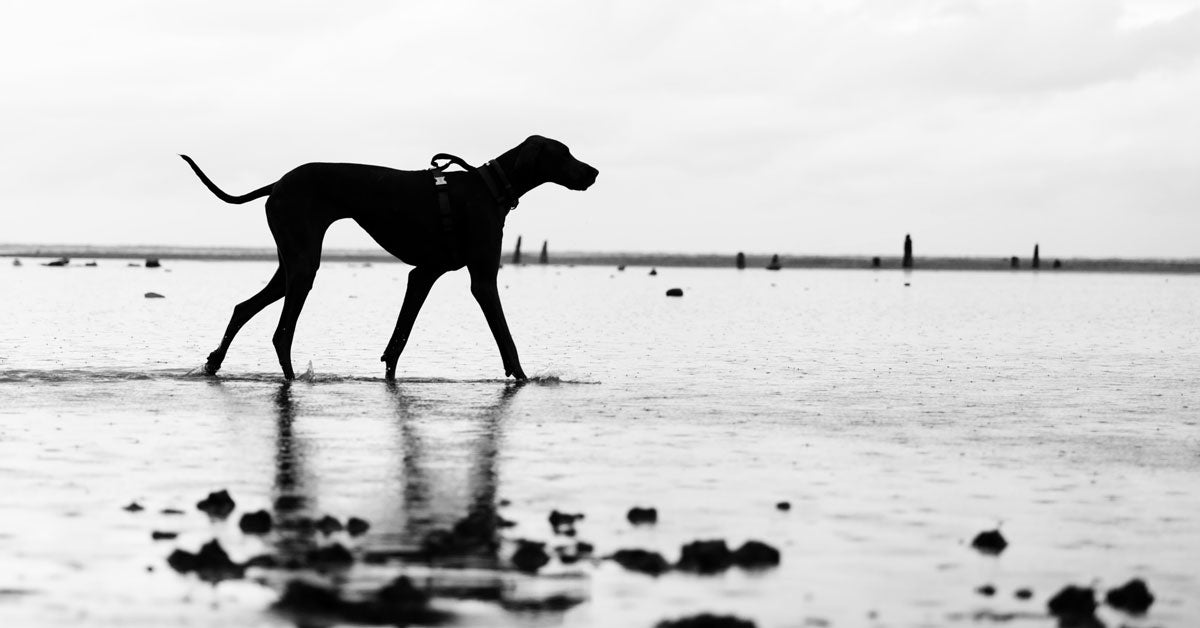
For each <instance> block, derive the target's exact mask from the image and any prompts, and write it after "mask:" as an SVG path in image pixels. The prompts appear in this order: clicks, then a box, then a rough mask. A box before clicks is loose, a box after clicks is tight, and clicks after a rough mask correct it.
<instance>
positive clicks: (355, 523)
mask: <svg viewBox="0 0 1200 628" xmlns="http://www.w3.org/2000/svg"><path fill="white" fill-rule="evenodd" d="M370 529H371V524H369V523H367V521H366V520H365V519H359V518H358V517H350V518H349V519H347V520H346V532H349V533H350V536H362V535H364V534H366V533H367V530H370Z"/></svg>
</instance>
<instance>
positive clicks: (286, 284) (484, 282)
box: [180, 135, 599, 379]
mask: <svg viewBox="0 0 1200 628" xmlns="http://www.w3.org/2000/svg"><path fill="white" fill-rule="evenodd" d="M180 156H181V157H183V159H184V161H186V162H187V163H188V165H190V166H191V167H192V170H194V171H195V172H196V175H197V176H199V177H200V180H201V181H203V182H204V185H206V186H207V187H208V189H209V190H211V191H212V193H213V194H216V195H217V197H218V198H220V199H221V200H223V201H225V202H227V203H245V202H247V201H252V200H254V199H256V198H262V197H264V196H267V197H268V198H267V224H268V225H269V226H270V227H271V235H272V236H274V238H275V245H276V247H277V248H278V253H279V268H277V269H276V270H275V275H274V276H273V277H271V280H270V281H269V282H268V283H267V285H266V287H265V288H263V289H262V290H261V291H260V292H259V293H258V294H256V295H254V296H252V297H250V298H249V299H247V300H246V301H243V302H242V303H239V304H238V305H236V306H235V307H234V308H233V316H232V317H231V318H230V319H229V326H228V327H227V328H226V329H225V336H224V337H223V338H222V339H221V346H219V347H217V349H216V350H215V351H213V352H212V353H211V354H209V356H208V361H207V363H206V364H205V367H204V370H205V372H206V373H208V374H210V375H212V374H215V373H216V372H217V371H218V370H219V369H220V368H221V362H222V361H223V360H224V359H225V353H226V352H227V351H228V350H229V344H230V343H231V342H233V337H234V336H235V335H236V334H237V332H238V330H239V329H241V328H242V326H243V325H245V324H246V322H247V321H249V320H250V319H251V318H252V317H253V316H254V315H255V314H258V313H259V312H260V311H262V309H263V308H265V307H266V306H268V305H270V304H271V303H274V302H275V301H278V300H279V299H280V298H282V299H283V300H284V301H283V313H282V314H280V316H279V326H278V327H276V329H275V335H274V336H273V337H272V342H273V344H274V345H275V353H276V354H277V355H278V356H279V366H281V367H282V368H283V375H284V377H286V378H288V379H292V378H294V377H295V373H294V372H293V370H292V357H291V349H292V336H293V335H294V333H295V331H296V320H297V319H298V318H299V317H300V310H301V309H302V308H303V307H304V300H305V298H307V297H308V291H309V290H310V289H311V288H312V284H313V277H314V276H316V274H317V268H318V267H319V266H320V265H321V243H322V240H324V237H325V231H326V229H328V228H329V225H330V224H332V223H333V222H334V221H335V220H341V219H342V218H353V219H354V221H355V222H357V223H358V224H359V225H361V226H362V228H363V229H365V230H366V231H367V233H369V234H370V235H371V237H372V238H374V239H375V241H376V242H378V243H379V244H380V246H382V247H383V248H384V249H385V250H386V251H387V252H388V253H391V254H392V255H395V256H396V257H398V258H400V260H401V261H403V262H405V263H406V264H410V265H412V266H414V268H413V269H412V271H411V272H409V274H408V290H407V291H406V292H405V293H404V304H403V305H402V306H401V308H400V316H399V319H398V320H397V321H396V330H395V332H393V333H392V338H391V340H389V341H388V344H387V348H386V349H384V352H383V357H381V358H380V360H381V361H382V362H384V363H385V364H386V365H387V369H386V376H387V378H388V379H392V378H394V377H395V375H396V361H397V360H398V359H399V358H400V353H401V352H402V351H404V345H405V344H406V343H407V342H408V335H409V333H410V332H411V331H412V326H413V322H414V321H415V320H416V318H417V312H418V311H419V310H420V309H421V304H422V303H424V302H425V297H426V296H428V294H429V289H430V288H432V287H433V283H434V282H435V281H437V279H438V277H441V276H442V274H443V273H445V272H447V271H451V270H458V269H460V268H462V267H463V266H466V267H467V270H468V271H469V272H470V273H471V294H473V295H474V296H475V299H476V300H477V301H478V302H479V306H480V307H481V308H483V314H484V316H485V317H486V318H487V322H488V326H489V327H490V328H491V330H492V335H493V336H495V338H496V344H497V346H499V348H500V357H501V359H502V360H503V361H504V374H505V375H512V376H513V377H515V378H517V379H525V372H524V371H523V370H521V363H520V361H519V360H518V359H517V348H516V346H515V345H514V344H513V340H512V335H511V334H510V333H509V331H508V323H507V322H506V321H505V320H504V311H503V310H502V309H501V307H500V296H499V293H498V292H497V291H496V272H497V270H498V269H499V267H500V245H501V238H502V236H503V230H504V219H505V217H506V216H507V215H508V212H509V211H511V210H512V209H513V208H514V207H516V205H517V200H518V199H519V198H520V197H521V196H522V195H523V194H525V193H526V192H528V191H529V190H532V189H533V188H535V187H537V186H539V185H541V184H543V183H547V182H549V183H557V184H558V185H561V186H563V187H565V188H568V189H571V190H586V189H587V188H588V187H589V186H591V185H592V183H594V182H595V181H596V175H597V174H599V171H598V170H596V169H595V168H593V167H591V166H589V165H587V164H585V163H583V162H582V161H579V160H578V159H575V158H574V157H573V156H572V155H571V151H570V150H569V149H568V148H567V147H566V146H565V145H564V144H562V143H561V142H557V141H555V140H552V139H548V138H544V137H540V136H537V135H534V136H532V137H530V138H528V139H526V140H525V141H524V142H521V144H520V145H519V146H517V147H516V148H513V149H512V150H509V151H508V152H506V153H504V154H503V155H500V156H499V157H497V158H496V159H494V160H492V161H490V162H488V163H486V164H484V165H483V166H482V167H480V168H478V169H476V168H472V167H470V166H468V165H467V164H465V163H464V162H462V160H460V159H458V158H457V157H452V156H449V155H438V156H437V157H435V158H434V159H435V162H436V161H437V160H438V159H442V158H444V159H449V160H450V161H454V162H456V163H459V164H460V165H462V166H464V167H465V168H466V169H467V170H466V171H465V172H445V171H444V168H445V167H446V166H442V167H441V168H434V169H430V170H417V171H409V170H393V169H391V168H384V167H381V166H367V165H360V164H326V163H312V164H305V165H303V166H300V167H299V168H296V169H295V170H292V171H291V172H289V173H287V174H285V175H283V177H282V178H281V179H279V180H278V181H276V182H275V183H272V184H270V185H267V186H264V187H262V188H259V189H257V190H255V191H253V192H251V193H249V194H246V195H243V196H230V195H229V194H226V193H225V192H223V191H221V189H220V188H218V187H217V186H216V184H214V183H213V182H212V181H211V180H209V178H208V177H207V176H205V174H204V173H203V172H201V171H200V168H199V167H198V166H197V165H196V163H195V162H194V161H192V160H191V159H190V158H189V157H188V156H186V155H180ZM447 165H449V164H447Z"/></svg>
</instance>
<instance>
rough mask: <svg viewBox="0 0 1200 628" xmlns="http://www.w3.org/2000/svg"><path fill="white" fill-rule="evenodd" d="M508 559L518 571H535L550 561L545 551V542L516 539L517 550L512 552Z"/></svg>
mask: <svg viewBox="0 0 1200 628" xmlns="http://www.w3.org/2000/svg"><path fill="white" fill-rule="evenodd" d="M510 560H511V561H512V564H513V566H514V567H516V568H517V569H518V570H519V571H523V572H525V573H537V570H539V569H541V568H542V567H545V566H546V563H548V562H550V555H549V554H547V553H546V544H545V543H535V542H533V541H525V540H518V541H517V551H515V552H513V555H512V558H511V559H510Z"/></svg>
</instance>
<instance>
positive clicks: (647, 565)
mask: <svg viewBox="0 0 1200 628" xmlns="http://www.w3.org/2000/svg"><path fill="white" fill-rule="evenodd" d="M609 558H611V559H612V560H613V561H614V562H616V563H617V564H618V565H620V566H622V567H624V568H626V569H628V570H630V571H637V572H640V573H644V574H649V575H651V576H657V575H659V574H661V573H663V572H664V571H666V570H668V569H670V565H668V564H667V559H665V558H663V557H662V554H659V553H658V552H651V551H647V550H641V549H623V550H617V552H616V553H614V554H613V555H612V556H609Z"/></svg>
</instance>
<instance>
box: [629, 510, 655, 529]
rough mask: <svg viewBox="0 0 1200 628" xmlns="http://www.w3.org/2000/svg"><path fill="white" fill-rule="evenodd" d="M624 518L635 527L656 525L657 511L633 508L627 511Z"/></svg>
mask: <svg viewBox="0 0 1200 628" xmlns="http://www.w3.org/2000/svg"><path fill="white" fill-rule="evenodd" d="M625 518H626V519H628V520H629V523H632V524H633V525H635V526H637V525H643V524H653V523H658V509H657V508H641V507H639V506H634V507H633V508H630V509H629V512H628V513H627V514H626V515H625Z"/></svg>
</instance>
